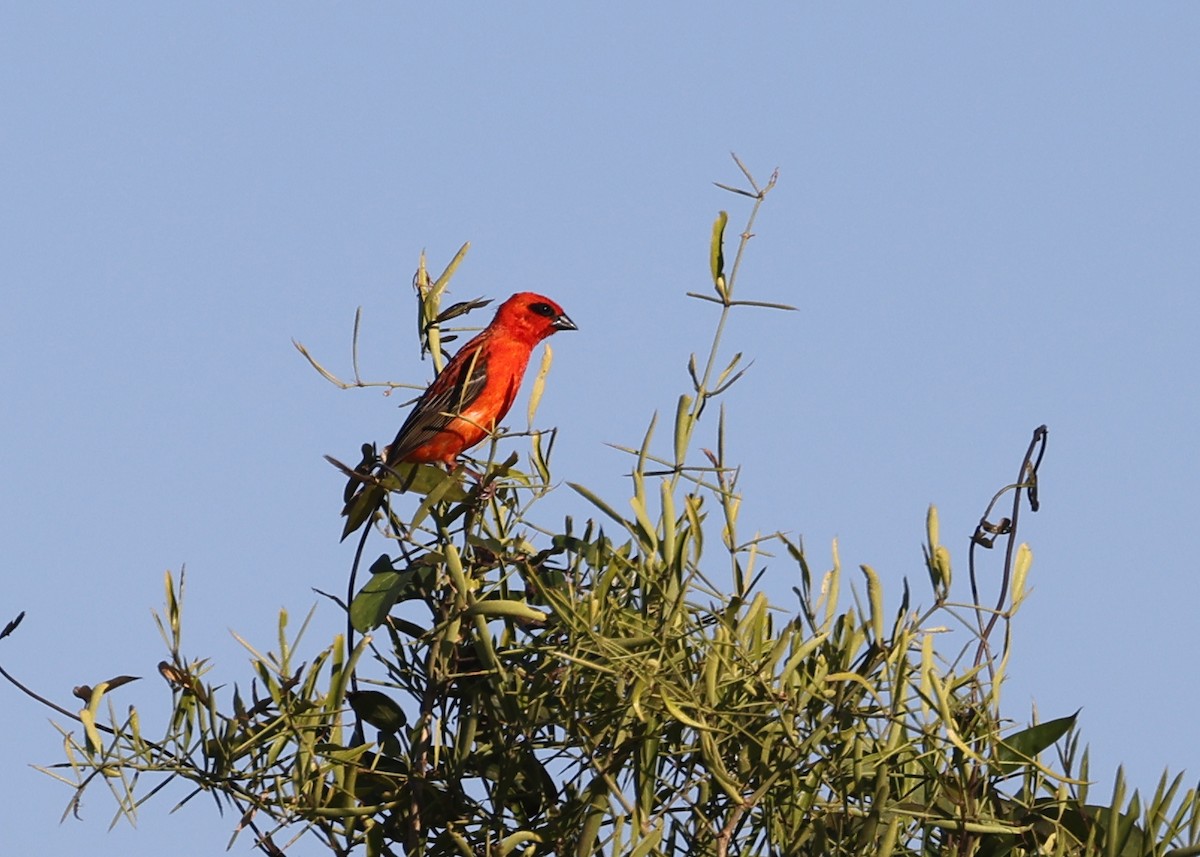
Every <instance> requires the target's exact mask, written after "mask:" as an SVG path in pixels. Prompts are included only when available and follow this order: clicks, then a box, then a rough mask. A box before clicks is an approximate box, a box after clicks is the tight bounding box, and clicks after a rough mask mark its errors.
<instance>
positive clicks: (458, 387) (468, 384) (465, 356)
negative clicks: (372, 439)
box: [385, 343, 487, 465]
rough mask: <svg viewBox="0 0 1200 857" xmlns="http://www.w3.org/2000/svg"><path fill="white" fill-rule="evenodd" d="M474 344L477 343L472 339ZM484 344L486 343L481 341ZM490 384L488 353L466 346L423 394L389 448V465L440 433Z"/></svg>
mask: <svg viewBox="0 0 1200 857" xmlns="http://www.w3.org/2000/svg"><path fill="white" fill-rule="evenodd" d="M471 344H474V343H471ZM480 346H482V343H480ZM485 386H487V356H486V354H485V353H484V349H483V348H482V347H476V348H464V349H463V350H462V351H460V352H459V353H458V354H456V355H454V359H453V360H451V361H450V363H449V364H448V365H447V366H446V368H445V369H443V370H442V372H441V374H439V375H438V376H437V377H436V378H434V379H433V383H432V384H430V385H429V387H428V388H427V389H426V390H425V392H424V393H422V394H421V398H420V399H418V400H417V403H416V405H414V406H413V409H412V411H411V412H409V415H408V418H407V419H406V420H405V421H404V425H402V426H400V431H398V432H397V433H396V439H395V440H394V441H392V444H391V446H389V447H388V448H387V454H386V456H385V458H386V461H387V463H388V465H395V464H398V463H399V462H401V461H403V460H404V459H405V457H406V456H407V455H408V454H409V453H411V452H412V451H413V450H414V449H417V448H418V447H420V446H422V445H424V444H426V443H428V442H429V441H431V440H433V439H434V438H435V437H437V435H438V433H439V432H441V431H442V430H443V429H445V428H446V426H448V425H449V424H450V422H451V421H452V420H453V419H455V418H456V417H457V416H458V415H459V414H461V413H462V412H463V411H465V410H467V409H468V408H469V407H470V406H471V404H472V403H473V402H474V401H475V400H476V399H477V398H479V394H480V393H482V392H483V388H484V387H485Z"/></svg>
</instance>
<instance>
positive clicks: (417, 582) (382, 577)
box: [350, 554, 436, 633]
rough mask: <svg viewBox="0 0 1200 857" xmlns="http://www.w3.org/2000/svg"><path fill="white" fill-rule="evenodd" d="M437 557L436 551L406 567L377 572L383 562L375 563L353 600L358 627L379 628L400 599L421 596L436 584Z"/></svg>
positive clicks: (363, 630) (354, 622) (353, 620)
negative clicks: (367, 578) (370, 573)
mask: <svg viewBox="0 0 1200 857" xmlns="http://www.w3.org/2000/svg"><path fill="white" fill-rule="evenodd" d="M434 560H435V555H433V554H430V555H427V556H425V557H422V559H421V560H418V561H417V562H415V563H413V564H412V565H411V566H409V567H408V568H406V569H405V570H404V571H378V572H375V571H374V569H375V568H377V567H381V568H382V563H380V562H379V561H376V562H375V563H374V564H372V566H371V569H372V571H373V573H372V575H371V579H370V580H368V581H367V582H366V584H364V585H363V588H362V589H360V590H359V591H358V594H357V595H355V596H354V600H353V601H351V602H350V622H351V624H352V625H353V626H354V629H355V630H356V631H359V632H360V633H366V632H367V631H370V630H372V629H374V628H378V627H379V626H380V625H382V624H383V623H384V620H386V619H387V616H388V613H389V612H391V609H392V608H393V607H394V606H395V605H396V604H397V603H399V602H400V601H406V600H408V599H410V598H421V597H422V596H423V595H424V594H425V592H427V591H428V590H429V587H430V586H431V585H432V582H433V575H434V573H435V572H436V568H435V567H434V565H433V561H434Z"/></svg>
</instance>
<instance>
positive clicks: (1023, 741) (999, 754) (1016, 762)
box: [994, 711, 1079, 775]
mask: <svg viewBox="0 0 1200 857" xmlns="http://www.w3.org/2000/svg"><path fill="white" fill-rule="evenodd" d="M1078 716H1079V712H1078V711H1076V712H1075V713H1074V714H1072V715H1069V716H1068V717H1059V718H1058V719H1057V720H1047V721H1046V722H1045V723H1038V724H1037V725H1035V726H1030V727H1029V728H1028V729H1022V730H1021V731H1020V732H1017V733H1016V734H1014V735H1009V736H1008V737H1007V738H1005V739H1004V740H1002V741H1001V742H1000V744H999V745H998V746H997V747H996V754H995V759H994V761H995V764H996V766H997V768H998V769H999V770H1000V772H1001V773H1002V774H1004V775H1008V774H1013V773H1016V772H1017V771H1019V770H1020V769H1021V768H1023V767H1024V766H1026V765H1028V764H1029V763H1030V762H1032V761H1033V760H1034V759H1035V758H1037V755H1038V754H1039V753H1041V752H1042V751H1043V750H1045V749H1046V748H1047V747H1049V746H1051V745H1052V744H1053V743H1054V742H1055V741H1057V740H1058V739H1059V738H1061V737H1062V736H1064V735H1066V734H1067V733H1068V732H1070V731H1071V727H1073V726H1074V725H1075V719H1076V718H1077V717H1078Z"/></svg>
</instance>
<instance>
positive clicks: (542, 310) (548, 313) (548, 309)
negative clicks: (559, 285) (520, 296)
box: [529, 301, 558, 318]
mask: <svg viewBox="0 0 1200 857" xmlns="http://www.w3.org/2000/svg"><path fill="white" fill-rule="evenodd" d="M529 309H530V310H532V311H533V312H536V313H537V314H538V315H544V316H545V317H546V318H558V313H557V312H556V311H555V309H554V307H552V306H550V304H544V303H542V302H541V301H538V302H537V303H535V304H530V305H529Z"/></svg>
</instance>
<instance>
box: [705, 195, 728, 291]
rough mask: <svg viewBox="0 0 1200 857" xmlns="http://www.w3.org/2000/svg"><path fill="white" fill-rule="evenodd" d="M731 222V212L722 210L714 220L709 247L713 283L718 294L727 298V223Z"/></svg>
mask: <svg viewBox="0 0 1200 857" xmlns="http://www.w3.org/2000/svg"><path fill="white" fill-rule="evenodd" d="M728 222H729V213H728V212H725V211H722V212H721V213H720V214H718V215H717V219H716V220H715V221H713V231H712V246H711V247H710V248H709V264H710V265H711V267H712V278H713V285H714V286H716V289H717V294H718V295H720V296H721V299H722V300H725V299H726V298H727V297H728V296H727V295H726V293H725V224H726V223H728Z"/></svg>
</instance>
